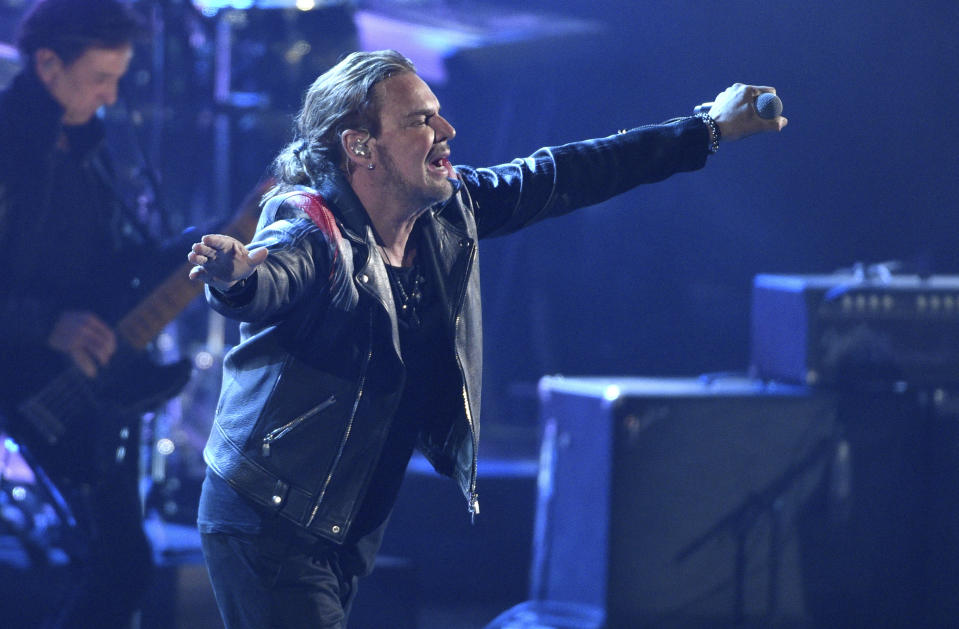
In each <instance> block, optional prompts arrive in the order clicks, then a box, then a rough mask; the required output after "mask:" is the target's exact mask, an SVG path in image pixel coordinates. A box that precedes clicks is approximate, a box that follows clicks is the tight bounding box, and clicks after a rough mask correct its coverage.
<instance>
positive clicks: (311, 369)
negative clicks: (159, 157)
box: [188, 51, 786, 629]
mask: <svg viewBox="0 0 959 629" xmlns="http://www.w3.org/2000/svg"><path fill="white" fill-rule="evenodd" d="M772 91H774V90H773V89H772V88H769V87H754V86H747V85H740V84H736V85H734V86H732V87H730V88H729V89H727V90H726V91H724V92H723V93H721V94H719V95H718V96H717V98H716V102H715V104H714V105H713V107H712V109H711V110H710V113H709V114H708V115H707V114H701V115H697V116H692V117H688V118H682V119H678V120H675V121H673V122H670V123H667V124H662V125H652V126H644V127H639V128H636V129H633V130H630V131H626V132H621V133H619V134H616V135H613V136H610V137H607V138H602V139H596V140H590V141H586V142H577V143H572V144H566V145H563V146H557V147H552V148H544V149H541V150H539V151H537V152H536V153H534V154H533V155H532V156H530V157H527V158H525V159H517V160H514V161H512V162H510V163H508V164H503V165H500V166H495V167H492V168H471V167H465V166H456V167H454V166H453V165H452V164H451V161H450V141H451V140H452V139H453V138H454V136H455V135H456V131H455V130H454V129H453V127H452V125H450V123H449V122H448V121H447V120H446V119H445V118H444V117H443V116H442V115H441V114H440V104H439V102H438V101H437V99H436V97H435V96H434V95H433V93H432V91H431V90H430V88H429V87H428V86H427V85H426V83H424V82H423V80H422V79H420V78H419V76H417V74H416V72H415V69H414V67H413V64H412V63H411V62H410V61H409V60H408V59H406V58H405V57H403V56H402V55H400V54H398V53H396V52H393V51H380V52H372V53H354V54H352V55H350V56H348V57H346V58H345V59H344V60H343V61H341V62H340V63H339V64H337V65H336V66H335V67H333V68H332V69H330V70H329V71H328V72H326V73H325V74H323V75H322V76H320V77H319V78H318V79H317V80H316V81H315V82H314V83H313V85H312V86H311V87H310V89H309V90H308V92H307V94H306V99H305V102H304V105H303V108H302V110H301V111H300V113H299V114H298V116H297V118H296V131H295V137H294V139H293V141H292V143H290V144H289V145H288V146H287V147H286V148H285V149H284V150H283V151H282V152H281V153H280V155H279V156H278V157H277V159H276V161H275V174H276V177H277V180H278V182H279V183H278V184H277V185H276V187H275V188H274V189H273V190H271V191H270V192H269V193H268V194H267V195H266V197H265V199H264V208H263V214H262V215H261V218H260V224H259V228H258V232H257V235H256V236H255V238H254V241H253V243H252V244H251V245H249V246H244V245H243V243H241V242H239V241H237V240H235V239H232V238H229V237H226V236H222V235H216V234H210V235H206V236H204V237H203V238H202V241H201V242H198V243H196V244H194V245H193V248H192V251H191V252H190V253H189V256H188V259H189V260H190V262H191V263H192V264H194V265H195V266H194V268H193V270H192V271H191V276H192V277H194V278H197V279H201V280H203V281H204V282H206V283H207V285H208V286H207V298H208V301H209V303H210V304H211V305H212V307H213V308H214V309H216V310H217V311H218V312H220V313H222V314H224V315H226V316H228V317H231V318H233V319H236V320H238V321H240V322H241V341H240V343H239V344H238V345H237V346H236V347H235V348H233V350H232V351H230V353H229V354H228V355H227V357H226V358H225V360H224V380H223V388H222V392H221V397H220V403H219V405H218V408H217V413H216V418H215V422H214V426H213V429H212V432H211V435H210V439H209V442H208V443H207V446H206V450H205V458H206V461H207V463H208V471H207V477H206V480H205V482H204V485H203V493H202V496H201V501H200V516H199V526H200V530H201V533H202V539H203V550H204V554H205V557H206V560H207V564H208V568H209V571H210V575H211V579H212V582H213V586H214V591H215V594H216V597H217V603H218V605H219V607H220V610H221V614H222V616H223V618H224V621H225V623H226V626H227V627H228V629H238V628H240V627H303V628H306V627H310V628H313V629H319V628H322V629H333V628H337V629H340V628H342V627H345V625H346V618H347V615H348V613H349V607H350V603H351V601H352V599H353V596H354V594H355V592H356V583H357V579H358V577H361V576H363V575H366V574H367V573H368V572H369V571H370V569H371V567H372V564H373V559H374V555H375V554H376V551H377V549H378V548H379V545H380V541H381V540H382V537H383V531H384V528H385V526H386V522H387V519H388V516H389V513H390V511H391V509H392V506H393V503H394V501H395V499H396V496H397V492H398V490H399V487H400V483H401V481H402V478H403V474H404V470H405V468H406V465H407V463H408V461H409V458H410V456H411V454H412V451H413V449H414V448H418V449H419V450H420V451H421V452H422V453H423V454H424V456H425V457H426V458H427V459H429V461H430V462H431V463H432V465H433V466H434V467H435V468H436V470H437V471H438V472H440V473H441V474H445V475H447V476H450V477H452V478H453V479H454V480H455V481H456V482H457V483H458V485H459V487H460V488H461V490H462V492H463V495H464V497H465V499H466V506H467V508H468V510H469V512H470V514H471V515H473V516H475V515H476V514H478V513H479V498H478V493H477V485H476V464H477V448H478V444H479V435H480V408H479V406H480V387H481V382H480V378H481V372H482V365H481V360H482V356H481V347H482V342H481V334H482V331H481V324H480V277H479V257H478V248H477V245H478V241H479V240H480V239H481V238H486V237H490V236H498V235H503V234H508V233H511V232H514V231H516V230H519V229H521V228H523V227H526V226H527V225H531V224H533V223H535V222H537V221H540V220H542V219H545V218H549V217H554V216H560V215H562V214H565V213H567V212H570V211H572V210H575V209H577V208H581V207H585V206H589V205H593V204H596V203H600V202H601V201H604V200H606V199H609V198H610V197H612V196H614V195H617V194H620V193H622V192H625V191H627V190H630V189H632V188H634V187H635V186H637V185H640V184H643V183H650V182H655V181H660V180H662V179H665V178H666V177H669V176H670V175H672V174H673V173H677V172H682V171H691V170H696V169H698V168H702V167H703V165H704V164H705V163H706V159H707V156H708V155H710V154H711V153H714V152H716V151H717V150H718V148H719V145H720V142H726V141H731V140H736V139H738V138H741V137H744V136H747V135H750V134H753V133H757V132H760V131H778V130H780V129H782V128H783V127H784V126H785V125H786V119H785V118H783V117H781V116H777V117H776V118H774V119H770V120H766V119H762V118H760V117H759V116H758V115H757V112H756V109H755V104H754V103H755V99H756V97H757V96H758V95H759V94H760V93H762V92H772ZM464 561H466V560H464ZM468 570H469V566H468V565H464V571H468Z"/></svg>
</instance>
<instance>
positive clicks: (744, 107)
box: [694, 83, 789, 142]
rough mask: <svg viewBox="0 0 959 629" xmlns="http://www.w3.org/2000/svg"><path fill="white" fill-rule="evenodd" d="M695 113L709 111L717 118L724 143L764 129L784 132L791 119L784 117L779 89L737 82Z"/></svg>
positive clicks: (698, 108)
mask: <svg viewBox="0 0 959 629" xmlns="http://www.w3.org/2000/svg"><path fill="white" fill-rule="evenodd" d="M694 111H695V113H708V114H709V116H710V117H711V118H712V119H713V120H715V121H716V124H717V125H718V126H719V131H720V133H721V134H722V139H723V141H724V142H727V141H731V140H738V139H740V138H744V137H746V136H750V135H753V134H754V133H760V132H762V131H781V130H782V128H783V127H785V126H786V125H787V124H788V123H789V120H787V119H786V118H785V117H783V116H782V101H781V100H779V97H778V96H776V88H774V87H768V86H763V85H744V84H742V83H735V84H734V85H731V86H730V87H728V88H726V89H725V90H724V91H722V92H720V93H719V94H717V95H716V100H715V101H713V102H712V103H704V104H702V105H700V106H699V107H696V109H695V110H694Z"/></svg>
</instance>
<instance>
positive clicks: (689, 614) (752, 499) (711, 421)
mask: <svg viewBox="0 0 959 629" xmlns="http://www.w3.org/2000/svg"><path fill="white" fill-rule="evenodd" d="M539 387H540V399H541V413H542V414H541V418H542V430H543V439H542V449H541V457H540V471H539V488H538V505H537V510H536V523H535V530H534V556H533V563H532V569H531V586H530V590H531V591H530V597H531V599H533V600H539V601H562V602H566V603H576V604H581V605H588V606H592V607H595V608H598V609H601V610H603V611H604V612H605V616H606V625H605V627H607V628H608V629H627V628H628V629H641V628H644V627H656V628H669V629H679V628H683V629H686V628H693V627H697V628H699V627H733V626H737V627H742V626H750V627H751V626H757V627H758V626H762V627H766V628H769V627H787V626H788V627H803V626H807V624H806V623H808V621H809V617H808V614H807V611H806V608H805V604H804V600H803V588H802V583H801V579H800V576H801V573H800V570H799V563H800V558H799V551H798V545H797V536H796V535H795V526H794V521H795V520H796V518H797V517H798V513H799V512H800V511H801V509H802V507H803V505H804V504H805V502H806V500H807V499H808V497H809V496H810V495H811V494H812V493H813V491H814V489H815V488H816V487H817V486H818V485H819V483H820V481H821V480H822V479H823V477H824V475H825V473H826V470H827V469H828V468H829V462H830V461H831V460H832V459H833V457H834V455H835V452H836V448H837V441H836V439H835V436H834V429H835V402H834V399H833V397H832V396H831V395H829V394H826V393H823V392H819V391H816V390H812V389H809V388H806V387H799V386H788V385H771V384H764V383H762V382H760V381H758V380H752V379H746V378H715V379H713V378H700V379H694V378H659V379H654V378H562V377H545V378H543V379H541V380H540V385H539Z"/></svg>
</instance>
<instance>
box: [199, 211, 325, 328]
mask: <svg viewBox="0 0 959 629" xmlns="http://www.w3.org/2000/svg"><path fill="white" fill-rule="evenodd" d="M264 211H266V210H264ZM271 218H276V220H274V221H273V222H269V223H268V224H266V225H265V226H263V227H261V229H260V230H259V231H258V232H257V234H256V235H255V236H254V238H253V242H251V243H250V245H249V248H251V249H252V248H257V247H266V248H267V249H268V250H269V252H270V253H269V255H268V256H267V258H266V260H265V261H264V262H263V263H262V264H261V265H260V266H259V267H257V269H256V271H255V272H254V273H253V275H251V276H250V277H249V278H247V280H246V282H245V283H244V285H243V286H242V287H241V288H240V289H239V290H238V291H232V290H231V291H229V292H228V293H224V292H221V291H218V290H216V289H212V288H210V287H209V286H207V287H206V297H207V302H208V303H209V304H210V306H211V307H212V308H213V309H214V310H216V311H217V312H219V313H220V314H222V315H224V316H225V317H229V318H230V319H235V320H237V321H245V322H251V323H254V322H258V323H269V322H271V321H278V320H280V319H282V318H283V317H284V315H286V314H287V313H288V312H289V311H290V310H291V309H293V308H294V307H295V306H296V305H297V304H298V303H299V302H301V301H302V300H303V299H306V298H308V299H310V300H311V301H316V300H327V301H329V299H330V292H331V288H333V287H335V285H336V278H335V277H334V274H333V270H334V269H335V268H337V266H338V265H336V261H337V257H338V249H337V244H338V243H337V239H338V232H337V231H336V230H329V229H323V228H321V227H319V226H317V224H316V223H314V222H313V221H312V220H311V219H310V218H309V217H308V216H307V215H306V214H304V213H303V212H302V211H301V210H300V209H299V208H298V207H297V204H296V203H294V202H290V201H286V202H284V203H283V204H282V206H281V207H280V209H279V210H278V211H277V213H276V214H275V215H274V216H272V217H271ZM263 223H264V221H261V225H262V224H263Z"/></svg>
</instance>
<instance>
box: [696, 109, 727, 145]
mask: <svg viewBox="0 0 959 629" xmlns="http://www.w3.org/2000/svg"><path fill="white" fill-rule="evenodd" d="M696 116H697V117H698V118H699V119H700V120H702V121H703V122H704V123H705V124H706V126H707V127H709V130H710V131H711V132H712V134H711V135H712V138H713V139H712V141H711V142H710V143H709V152H710V153H715V152H716V151H718V150H719V141H720V140H721V139H722V137H723V136H722V134H721V133H720V132H719V125H718V124H716V121H715V120H713V119H712V118H711V117H710V115H709V114H707V113H702V112H701V113H698V114H696Z"/></svg>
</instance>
